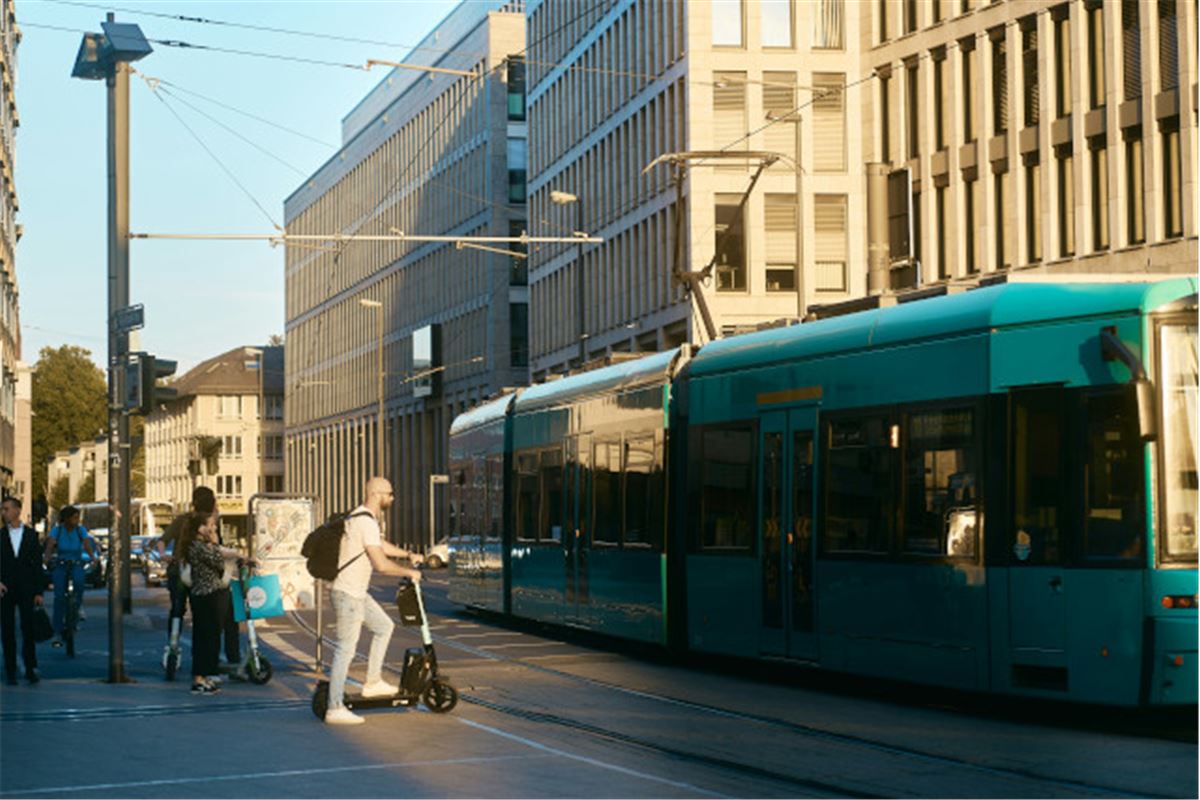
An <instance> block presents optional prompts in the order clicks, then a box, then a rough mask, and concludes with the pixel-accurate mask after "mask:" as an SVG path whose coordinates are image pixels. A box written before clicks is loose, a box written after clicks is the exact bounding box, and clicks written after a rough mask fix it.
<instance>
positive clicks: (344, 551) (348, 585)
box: [332, 506, 383, 597]
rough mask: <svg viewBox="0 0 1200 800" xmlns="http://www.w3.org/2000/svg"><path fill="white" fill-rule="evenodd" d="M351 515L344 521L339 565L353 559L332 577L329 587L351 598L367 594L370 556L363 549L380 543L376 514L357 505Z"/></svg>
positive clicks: (380, 537) (369, 582)
mask: <svg viewBox="0 0 1200 800" xmlns="http://www.w3.org/2000/svg"><path fill="white" fill-rule="evenodd" d="M350 514H351V515H352V516H351V517H350V518H349V519H347V520H346V535H345V536H343V537H342V547H341V551H340V552H339V553H338V566H341V565H342V564H346V563H347V562H349V561H350V559H354V561H353V562H352V563H349V564H348V565H347V566H346V567H345V568H343V569H342V571H341V572H339V573H338V576H337V577H336V578H334V579H333V587H332V588H333V590H334V591H335V592H345V593H346V594H348V595H350V596H351V597H366V596H367V587H368V586H370V585H371V572H372V568H371V557H370V556H368V555H367V550H366V549H367V548H368V547H371V546H374V547H379V546H380V545H382V543H383V542H382V536H381V535H380V531H379V523H378V522H377V521H376V520H375V515H374V514H372V513H371V512H370V511H369V510H368V509H367V507H366V506H359V507H358V508H356V509H354V510H353V511H351V512H350ZM353 515H357V516H353ZM355 556H358V557H357V558H355Z"/></svg>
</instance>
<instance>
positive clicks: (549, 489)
mask: <svg viewBox="0 0 1200 800" xmlns="http://www.w3.org/2000/svg"><path fill="white" fill-rule="evenodd" d="M541 473H542V475H541V477H542V507H541V513H542V524H541V529H540V533H541V539H542V541H554V542H561V541H562V529H563V457H562V451H561V450H545V451H543V452H542V457H541Z"/></svg>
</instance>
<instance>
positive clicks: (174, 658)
mask: <svg viewBox="0 0 1200 800" xmlns="http://www.w3.org/2000/svg"><path fill="white" fill-rule="evenodd" d="M163 669H164V670H165V671H166V673H167V680H169V681H173V680H175V672H176V671H177V670H178V669H179V653H178V652H177V651H175V650H168V651H167V654H166V655H165V656H163Z"/></svg>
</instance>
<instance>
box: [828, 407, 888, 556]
mask: <svg viewBox="0 0 1200 800" xmlns="http://www.w3.org/2000/svg"><path fill="white" fill-rule="evenodd" d="M827 434H828V439H827V441H828V443H829V458H828V461H827V463H828V464H829V476H828V483H827V490H826V509H825V550H826V552H831V553H837V552H842V553H883V552H887V549H888V539H889V536H890V533H891V519H890V518H891V509H892V507H893V505H894V501H893V499H892V472H893V464H892V462H893V458H892V455H891V445H890V436H889V425H888V421H887V419H886V418H884V417H865V418H860V419H846V420H837V421H834V422H831V423H830V425H829V427H828V429H827Z"/></svg>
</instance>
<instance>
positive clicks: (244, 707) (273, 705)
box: [0, 700, 309, 722]
mask: <svg viewBox="0 0 1200 800" xmlns="http://www.w3.org/2000/svg"><path fill="white" fill-rule="evenodd" d="M308 704H309V701H308V700H254V701H244V700H238V701H237V702H216V703H213V702H205V703H189V704H183V705H175V704H171V705H146V706H108V707H104V708H56V709H52V710H46V711H0V722H88V721H91V720H105V719H120V718H134V717H172V716H178V715H180V714H219V713H221V712H232V711H237V712H240V711H279V710H288V709H293V708H305V707H307V706H308Z"/></svg>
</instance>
